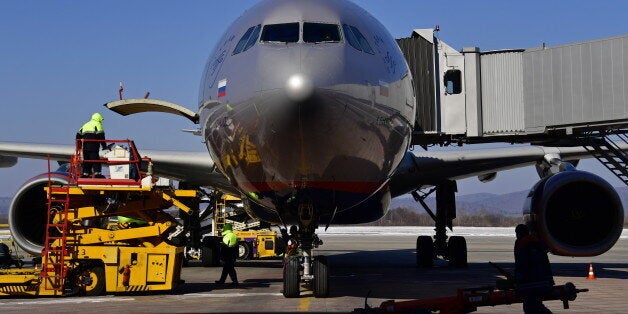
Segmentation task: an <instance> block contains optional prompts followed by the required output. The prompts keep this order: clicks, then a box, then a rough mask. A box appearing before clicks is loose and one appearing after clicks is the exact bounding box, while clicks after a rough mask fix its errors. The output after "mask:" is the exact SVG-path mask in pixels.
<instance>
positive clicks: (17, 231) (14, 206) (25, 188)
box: [9, 172, 70, 254]
mask: <svg viewBox="0 0 628 314" xmlns="http://www.w3.org/2000/svg"><path fill="white" fill-rule="evenodd" d="M69 179H70V178H69V177H68V174H67V173H66V172H52V173H50V180H51V181H52V182H54V183H61V184H67V183H68V181H69ZM47 185H48V173H44V174H41V175H38V176H36V177H34V178H32V179H30V180H28V181H26V183H24V185H22V186H21V187H20V189H19V190H18V191H17V193H16V194H15V197H14V198H13V201H12V202H11V206H10V207H9V227H10V229H11V234H12V235H13V239H14V240H15V242H16V243H17V244H18V245H19V246H20V247H21V248H22V249H23V250H24V251H26V252H28V253H30V254H41V251H42V249H43V245H44V237H45V231H46V220H47V216H48V204H47V197H46V191H45V190H44V187H46V186H47Z"/></svg>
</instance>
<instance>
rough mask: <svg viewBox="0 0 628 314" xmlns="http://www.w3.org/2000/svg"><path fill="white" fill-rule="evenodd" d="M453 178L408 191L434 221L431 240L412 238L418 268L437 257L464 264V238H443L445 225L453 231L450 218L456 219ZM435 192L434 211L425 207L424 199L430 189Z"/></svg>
mask: <svg viewBox="0 0 628 314" xmlns="http://www.w3.org/2000/svg"><path fill="white" fill-rule="evenodd" d="M457 190H458V189H457V186H456V181H445V182H443V183H441V184H438V185H436V187H435V188H433V189H432V190H430V191H428V192H426V193H423V194H419V193H418V192H417V191H415V192H412V196H413V197H414V199H415V200H416V201H417V202H419V203H420V204H421V205H422V206H423V208H424V209H425V211H426V212H427V213H428V214H429V215H430V216H431V217H432V219H433V220H434V222H435V226H436V228H434V231H435V234H434V240H433V241H432V237H429V236H419V237H418V238H417V241H416V257H417V260H416V263H417V266H418V267H432V266H433V265H434V259H435V258H437V257H438V256H440V257H442V258H443V259H446V260H448V261H449V266H453V267H458V268H462V267H467V242H466V240H465V238H464V237H461V236H452V237H449V240H447V228H449V230H450V231H452V230H453V225H452V223H453V220H454V219H455V218H456V192H457ZM434 191H435V192H436V214H434V212H432V210H431V209H430V208H429V206H427V204H426V203H425V201H424V199H425V198H426V197H427V196H428V195H430V194H431V193H432V192H434Z"/></svg>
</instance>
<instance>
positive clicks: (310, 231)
mask: <svg viewBox="0 0 628 314" xmlns="http://www.w3.org/2000/svg"><path fill="white" fill-rule="evenodd" d="M298 215H299V231H298V236H297V243H298V248H297V249H296V250H295V253H294V254H293V255H290V256H286V257H285V258H284V266H283V295H284V296H285V297H286V298H297V297H299V296H300V295H301V283H305V285H306V287H308V288H309V289H310V290H312V292H313V293H314V296H315V297H317V298H325V297H327V296H328V295H329V264H328V262H327V258H326V257H325V256H316V257H313V255H312V249H313V248H316V247H318V246H319V245H321V244H323V241H321V240H320V239H319V238H318V236H316V233H315V231H316V228H317V227H318V226H317V224H316V216H315V212H314V209H313V207H312V206H311V204H308V203H303V204H301V205H299V208H298Z"/></svg>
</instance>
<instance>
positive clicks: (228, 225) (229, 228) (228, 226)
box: [222, 223, 232, 231]
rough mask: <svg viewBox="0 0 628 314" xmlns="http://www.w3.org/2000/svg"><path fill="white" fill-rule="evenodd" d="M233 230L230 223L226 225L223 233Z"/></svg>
mask: <svg viewBox="0 0 628 314" xmlns="http://www.w3.org/2000/svg"><path fill="white" fill-rule="evenodd" d="M231 228H232V227H231V224H230V223H226V224H225V225H224V226H223V227H222V230H223V231H227V230H231Z"/></svg>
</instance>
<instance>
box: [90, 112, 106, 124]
mask: <svg viewBox="0 0 628 314" xmlns="http://www.w3.org/2000/svg"><path fill="white" fill-rule="evenodd" d="M92 120H94V121H98V122H101V121H102V120H105V118H103V117H102V115H101V114H100V113H98V112H96V113H94V114H93V115H92Z"/></svg>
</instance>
